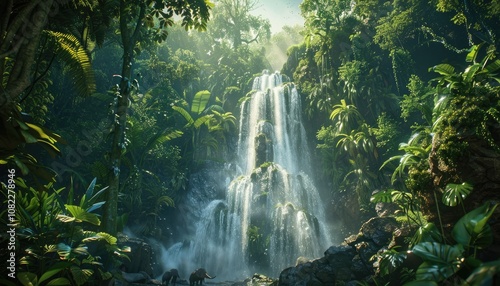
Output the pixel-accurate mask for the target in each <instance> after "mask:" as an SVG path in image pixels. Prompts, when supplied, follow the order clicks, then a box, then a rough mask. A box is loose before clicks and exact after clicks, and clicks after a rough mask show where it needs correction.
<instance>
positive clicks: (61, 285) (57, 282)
mask: <svg viewBox="0 0 500 286" xmlns="http://www.w3.org/2000/svg"><path fill="white" fill-rule="evenodd" d="M67 285H71V282H70V281H69V280H68V278H64V277H59V278H56V279H54V280H50V282H49V283H47V286H67Z"/></svg>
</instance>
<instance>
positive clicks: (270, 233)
mask: <svg viewBox="0 0 500 286" xmlns="http://www.w3.org/2000/svg"><path fill="white" fill-rule="evenodd" d="M253 90H254V92H252V93H251V96H249V98H248V99H246V100H245V101H244V102H243V103H242V105H241V113H240V122H239V136H238V148H237V152H238V156H237V157H238V161H237V162H235V163H234V164H235V165H236V166H237V167H235V168H234V169H236V170H238V171H237V172H239V174H237V175H236V176H235V178H234V179H232V180H231V182H230V184H229V185H228V187H227V190H226V193H225V198H224V199H222V200H221V199H217V200H213V201H211V202H210V203H209V204H208V205H207V206H206V207H205V208H204V209H203V211H202V214H201V217H200V219H199V221H198V223H197V228H196V234H195V237H194V239H193V245H192V246H191V247H190V249H191V252H190V253H189V254H185V255H184V259H186V256H187V257H189V259H191V260H192V261H193V264H196V265H199V266H198V267H204V268H206V269H207V270H208V271H209V272H210V273H211V274H212V275H217V276H218V277H224V279H233V278H244V277H248V276H250V275H251V274H253V273H254V272H259V273H263V274H267V275H270V276H272V277H277V276H278V275H279V273H280V271H281V270H283V269H285V268H287V267H290V266H293V265H294V264H295V262H296V260H297V258H298V257H300V256H303V257H306V258H309V259H312V258H317V257H320V256H322V253H323V251H324V250H325V249H327V248H328V247H329V246H330V245H331V241H330V239H329V237H328V231H327V227H326V225H325V214H324V206H323V203H322V201H321V199H320V196H319V193H318V191H317V189H316V188H315V186H314V183H313V180H312V179H311V177H310V176H311V174H310V173H309V172H310V170H311V165H310V164H311V162H310V153H309V148H308V144H307V138H306V132H305V129H304V126H303V124H302V108H301V101H300V96H299V94H298V92H297V89H296V88H295V86H294V85H293V84H292V83H286V84H283V82H282V75H281V74H279V73H272V74H270V73H269V72H264V73H263V74H262V76H260V77H257V78H255V80H254V82H253ZM177 249H179V246H176V248H174V247H171V249H170V250H169V252H171V253H172V254H171V255H170V259H173V256H174V255H175V253H177V252H178V251H177ZM176 251H177V252H176ZM193 270H194V269H193Z"/></svg>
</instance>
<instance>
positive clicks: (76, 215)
mask: <svg viewBox="0 0 500 286" xmlns="http://www.w3.org/2000/svg"><path fill="white" fill-rule="evenodd" d="M64 206H65V207H66V209H67V210H68V212H69V213H70V214H71V217H70V216H66V215H59V216H58V219H59V220H61V221H63V222H71V221H77V222H82V221H85V222H88V223H91V224H94V225H100V224H101V221H100V220H99V217H98V216H97V215H96V214H94V213H89V212H87V211H86V210H85V209H83V208H82V207H80V206H75V205H64Z"/></svg>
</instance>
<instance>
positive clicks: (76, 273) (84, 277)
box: [70, 266, 94, 286]
mask: <svg viewBox="0 0 500 286" xmlns="http://www.w3.org/2000/svg"><path fill="white" fill-rule="evenodd" d="M70 272H71V275H72V276H73V279H74V280H75V282H76V285H78V286H80V285H84V284H85V283H87V281H88V280H89V278H90V276H92V274H93V273H94V271H93V270H91V269H83V268H80V267H77V266H73V267H71V269H70Z"/></svg>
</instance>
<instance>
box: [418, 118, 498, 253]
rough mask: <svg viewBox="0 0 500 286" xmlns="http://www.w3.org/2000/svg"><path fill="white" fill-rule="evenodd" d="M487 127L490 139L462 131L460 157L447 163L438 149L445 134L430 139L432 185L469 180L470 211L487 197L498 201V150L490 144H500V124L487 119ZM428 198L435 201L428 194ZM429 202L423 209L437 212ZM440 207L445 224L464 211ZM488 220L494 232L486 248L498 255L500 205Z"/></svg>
mask: <svg viewBox="0 0 500 286" xmlns="http://www.w3.org/2000/svg"><path fill="white" fill-rule="evenodd" d="M488 130H489V132H490V134H491V137H492V138H491V139H492V142H491V141H490V142H488V141H487V140H486V139H485V138H482V137H481V136H479V135H478V134H475V133H469V134H467V133H465V134H461V135H460V136H459V137H458V138H457V140H458V141H460V142H463V143H464V144H465V146H466V148H465V149H464V151H463V152H462V156H460V158H459V160H455V161H454V162H453V164H449V163H446V162H445V161H444V160H443V159H442V158H441V157H440V156H439V149H440V148H441V147H442V144H444V143H443V142H444V141H445V138H443V137H444V136H442V134H437V135H435V137H434V140H433V146H432V151H431V154H430V158H429V162H430V171H431V176H432V179H433V183H434V186H435V187H436V189H438V188H443V187H444V186H445V185H446V184H449V183H462V182H469V183H471V184H472V185H473V186H474V189H473V191H472V193H471V194H470V195H469V196H468V197H467V198H466V199H465V202H464V205H465V208H466V211H471V210H472V209H475V208H477V207H479V206H480V205H482V204H483V203H484V202H487V201H494V202H500V152H498V151H497V150H495V148H494V147H492V144H495V145H497V146H500V125H499V124H496V123H495V124H491V123H490V124H489V125H488ZM448 140H449V139H448ZM497 149H498V148H497ZM428 199H429V201H431V202H432V204H435V202H434V199H433V198H432V197H431V196H429V197H428ZM432 204H429V205H428V206H427V210H424V211H427V213H428V214H432V215H434V216H436V214H437V212H436V211H435V207H433V206H432ZM440 208H441V210H442V220H443V225H444V226H445V227H447V226H448V227H451V226H452V225H453V224H454V223H455V222H456V221H457V220H458V219H459V218H460V217H461V216H462V215H463V212H461V211H457V209H456V208H455V207H446V206H444V205H442V204H440ZM489 223H490V225H491V227H492V230H493V233H494V243H493V246H492V247H491V249H489V250H488V252H490V253H491V254H492V255H493V256H492V257H494V256H496V257H498V256H500V210H499V209H497V210H496V212H495V213H494V214H493V216H492V218H491V219H490V221H489Z"/></svg>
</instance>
